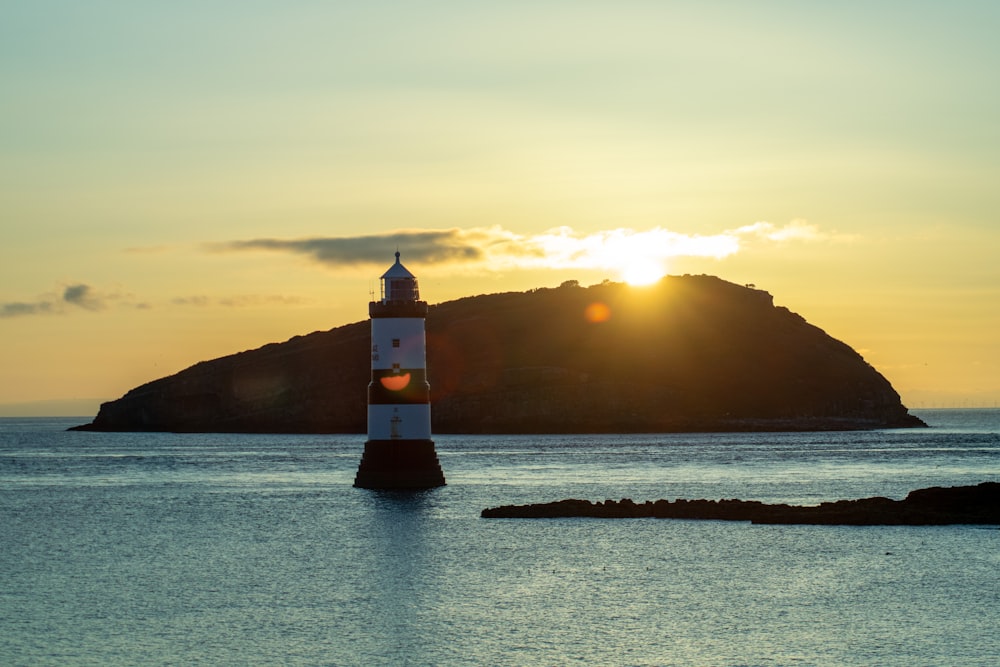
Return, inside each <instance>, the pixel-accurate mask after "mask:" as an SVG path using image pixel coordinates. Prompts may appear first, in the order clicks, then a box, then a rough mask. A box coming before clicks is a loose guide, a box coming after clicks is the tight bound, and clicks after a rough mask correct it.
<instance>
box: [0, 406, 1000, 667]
mask: <svg viewBox="0 0 1000 667" xmlns="http://www.w3.org/2000/svg"><path fill="white" fill-rule="evenodd" d="M916 413H917V414H918V415H919V416H921V417H922V418H924V419H925V420H926V421H927V422H928V423H929V424H931V426H932V428H930V429H913V430H885V431H873V432H846V433H762V434H728V433H727V434H683V435H681V434H676V435H600V436H591V435H588V436H451V435H447V436H446V435H441V436H436V437H435V441H436V443H437V451H438V456H439V458H440V461H441V465H442V467H443V469H444V472H445V476H446V477H447V480H448V485H447V486H445V487H442V488H438V489H434V490H430V491H426V492H421V493H415V494H400V493H387V492H377V491H368V490H362V489H355V488H353V487H352V482H353V479H354V473H355V471H356V470H357V466H358V462H359V461H360V457H361V452H362V449H363V445H364V436H363V435H356V436H353V435H351V436H345V435H306V436H302V435H294V436H293V435H229V434H225V435H219V434H166V433H83V432H65V431H64V429H65V428H66V427H68V426H70V425H73V424H77V423H81V422H83V421H86V420H85V419H83V418H80V419H0V528H2V531H0V665H5V666H16V665H213V666H214V665H366V666H370V665H394V666H395V665H436V666H447V665H496V666H501V665H516V666H522V665H528V666H530V665H838V666H841V665H844V666H850V665H884V666H893V665H906V666H907V667H909V666H911V665H942V666H943V665H947V666H960V665H982V666H988V665H998V664H1000V530H998V529H997V527H987V526H945V527H847V526H756V525H751V524H749V523H729V522H711V521H676V520H657V519H631V520H599V519H553V520H501V519H481V518H480V517H479V513H480V511H481V510H482V509H484V508H486V507H492V506H496V505H504V504H523V503H530V502H542V501H551V500H561V499H564V498H583V499H588V500H604V499H606V498H611V499H616V500H617V499H621V498H625V497H628V498H632V499H633V500H635V501H637V502H642V501H645V500H656V499H659V498H666V499H671V500H672V499H675V498H710V499H720V498H741V499H745V500H761V501H765V502H789V503H795V504H816V503H819V502H822V501H826V500H837V499H842V498H843V499H854V498H864V497H870V496H877V495H884V496H889V497H892V498H902V497H903V496H905V495H906V493H907V492H909V491H910V490H912V489H916V488H922V487H928V486H955V485H960V484H976V483H979V482H982V481H991V480H992V481H1000V411H998V410H933V411H930V410H925V411H916Z"/></svg>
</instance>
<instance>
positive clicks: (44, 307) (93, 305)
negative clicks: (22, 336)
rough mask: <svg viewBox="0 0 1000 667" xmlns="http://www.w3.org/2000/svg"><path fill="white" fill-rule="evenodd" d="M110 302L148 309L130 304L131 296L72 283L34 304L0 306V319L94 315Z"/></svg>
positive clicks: (31, 302)
mask: <svg viewBox="0 0 1000 667" xmlns="http://www.w3.org/2000/svg"><path fill="white" fill-rule="evenodd" d="M113 303H114V304H118V305H124V306H131V307H134V308H137V309H145V308H148V307H149V304H147V303H133V302H132V296H131V295H128V294H120V293H108V294H105V293H102V292H100V291H98V290H96V289H94V288H93V287H91V286H90V285H87V284H86V283H74V284H72V285H65V286H64V287H62V288H61V292H60V293H59V294H58V295H56V294H47V295H43V296H42V297H41V298H40V299H38V300H37V301H12V302H9V303H3V304H0V318H9V317H30V316H33V315H64V314H66V313H68V312H70V311H72V310H74V309H77V308H79V309H81V310H86V311H90V312H97V311H101V310H104V309H106V308H107V307H108V306H109V305H111V304H113Z"/></svg>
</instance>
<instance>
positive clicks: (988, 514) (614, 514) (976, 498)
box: [481, 482, 1000, 526]
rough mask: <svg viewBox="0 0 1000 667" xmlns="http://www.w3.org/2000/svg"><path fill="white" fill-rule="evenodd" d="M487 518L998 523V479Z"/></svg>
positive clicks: (584, 503) (546, 506)
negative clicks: (869, 493)
mask: <svg viewBox="0 0 1000 667" xmlns="http://www.w3.org/2000/svg"><path fill="white" fill-rule="evenodd" d="M481 516H482V517H483V518H487V519H553V518H568V517H589V518H598V519H637V518H655V519H700V520H716V521H749V522H751V523H761V524H810V525H845V526H940V525H950V524H987V525H1000V482H983V483H981V484H978V485H975V486H953V487H930V488H926V489H917V490H916V491H911V492H910V493H909V494H908V495H907V496H906V498H904V499H903V500H892V499H890V498H883V497H874V498H862V499H860V500H838V501H836V502H826V503H821V504H819V505H816V506H798V505H786V504H774V505H770V504H766V503H762V502H758V501H754V500H735V499H733V500H684V499H678V500H674V501H669V500H656V501H647V502H644V503H636V502H633V501H632V500H631V499H628V498H623V499H622V500H619V501H615V500H606V501H604V502H590V501H589V500H576V499H570V500H560V501H557V502H551V503H538V504H531V505H503V506H500V507H491V508H488V509H485V510H483V511H482V513H481Z"/></svg>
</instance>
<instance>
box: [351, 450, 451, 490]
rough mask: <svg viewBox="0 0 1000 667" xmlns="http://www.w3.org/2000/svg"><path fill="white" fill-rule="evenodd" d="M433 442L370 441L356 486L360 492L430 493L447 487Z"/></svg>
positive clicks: (362, 458)
mask: <svg viewBox="0 0 1000 667" xmlns="http://www.w3.org/2000/svg"><path fill="white" fill-rule="evenodd" d="M444 484H445V482H444V473H443V472H442V471H441V464H440V463H439V462H438V458H437V452H436V451H434V441H433V440H369V441H368V442H366V443H365V452H364V454H362V455H361V464H360V465H359V466H358V473H357V475H356V476H355V477H354V486H356V487H358V488H361V489H411V490H415V489H430V488H433V487H435V486H444Z"/></svg>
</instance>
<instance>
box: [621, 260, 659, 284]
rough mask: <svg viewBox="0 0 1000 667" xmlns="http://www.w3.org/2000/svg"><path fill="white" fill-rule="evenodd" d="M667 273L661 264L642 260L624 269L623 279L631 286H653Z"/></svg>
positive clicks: (622, 270)
mask: <svg viewBox="0 0 1000 667" xmlns="http://www.w3.org/2000/svg"><path fill="white" fill-rule="evenodd" d="M666 273H667V271H666V269H664V268H663V265H662V264H660V263H659V262H654V261H651V260H644V259H640V260H638V261H635V262H631V263H629V264H626V265H625V266H624V267H622V269H621V279H622V280H624V281H625V282H627V283H628V284H629V285H635V286H642V285H652V284H653V283H655V282H657V281H658V280H659V279H660V278H662V277H663V276H665V275H666Z"/></svg>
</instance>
